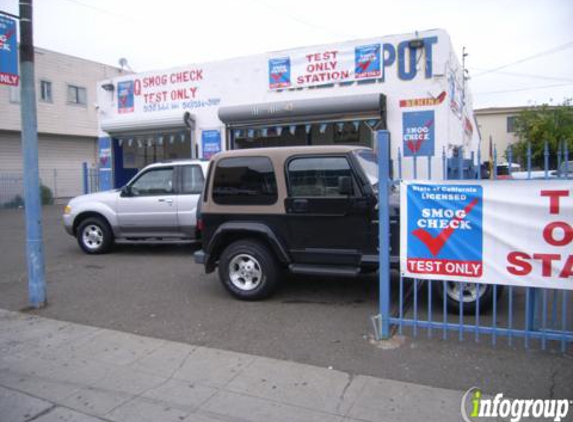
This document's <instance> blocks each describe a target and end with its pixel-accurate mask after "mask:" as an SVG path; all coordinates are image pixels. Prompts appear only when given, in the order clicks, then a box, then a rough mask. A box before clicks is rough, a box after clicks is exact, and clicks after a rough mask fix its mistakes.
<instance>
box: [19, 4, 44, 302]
mask: <svg viewBox="0 0 573 422" xmlns="http://www.w3.org/2000/svg"><path fill="white" fill-rule="evenodd" d="M32 16H33V13H32V0H20V68H21V72H22V74H21V78H20V80H21V81H22V87H21V90H20V102H21V107H20V110H21V118H22V152H23V156H24V157H23V158H24V197H25V205H26V206H25V213H26V256H27V262H28V300H29V302H30V305H31V306H33V307H35V308H41V307H43V306H45V305H46V303H47V299H46V280H45V278H44V248H43V241H42V208H41V204H40V180H39V176H38V121H37V116H36V90H35V81H34V36H33V30H32Z"/></svg>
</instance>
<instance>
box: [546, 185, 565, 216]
mask: <svg viewBox="0 0 573 422" xmlns="http://www.w3.org/2000/svg"><path fill="white" fill-rule="evenodd" d="M541 196H548V197H549V213H550V214H559V198H561V197H567V196H569V191H567V190H542V191H541Z"/></svg>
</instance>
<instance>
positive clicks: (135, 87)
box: [133, 79, 141, 95]
mask: <svg viewBox="0 0 573 422" xmlns="http://www.w3.org/2000/svg"><path fill="white" fill-rule="evenodd" d="M133 93H134V94H135V95H140V94H141V81H140V80H139V79H136V80H135V82H134V83H133Z"/></svg>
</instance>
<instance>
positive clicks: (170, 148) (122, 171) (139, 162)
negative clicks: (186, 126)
mask: <svg viewBox="0 0 573 422" xmlns="http://www.w3.org/2000/svg"><path fill="white" fill-rule="evenodd" d="M113 156H114V160H113V166H114V179H115V180H114V187H116V188H119V187H121V186H124V185H125V184H126V183H127V182H128V181H129V180H130V179H131V178H132V177H133V176H135V175H136V174H137V172H138V171H139V170H141V169H142V168H144V167H145V166H147V165H149V164H153V163H157V162H160V161H168V160H179V159H184V158H191V138H190V133H189V131H172V132H169V131H161V132H154V133H147V134H141V133H140V134H133V133H131V134H130V133H124V134H121V135H116V136H115V137H114V138H113Z"/></svg>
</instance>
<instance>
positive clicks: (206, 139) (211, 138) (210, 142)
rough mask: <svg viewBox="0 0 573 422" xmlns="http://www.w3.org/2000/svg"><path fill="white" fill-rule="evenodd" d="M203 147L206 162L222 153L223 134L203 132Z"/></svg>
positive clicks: (214, 131) (211, 131)
mask: <svg viewBox="0 0 573 422" xmlns="http://www.w3.org/2000/svg"><path fill="white" fill-rule="evenodd" d="M201 147H202V148H201V150H202V151H203V158H204V159H205V160H209V159H210V158H211V157H212V156H213V155H215V154H217V153H218V152H221V132H220V131H218V130H204V131H202V132H201Z"/></svg>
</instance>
